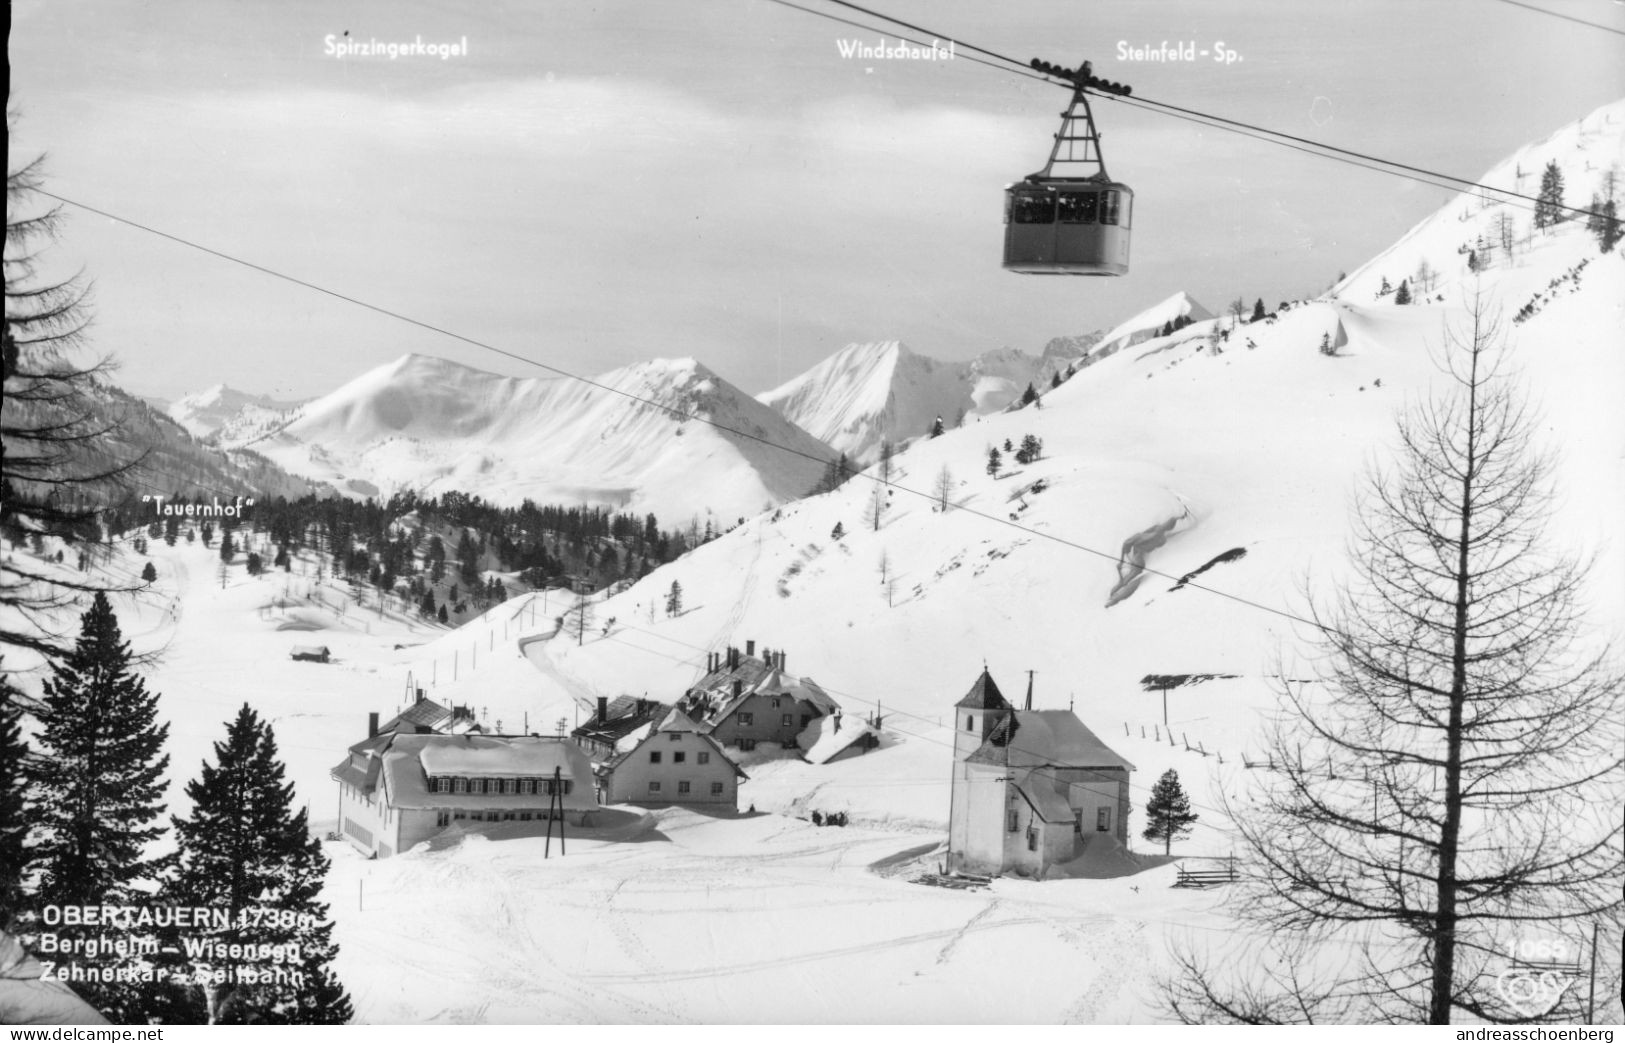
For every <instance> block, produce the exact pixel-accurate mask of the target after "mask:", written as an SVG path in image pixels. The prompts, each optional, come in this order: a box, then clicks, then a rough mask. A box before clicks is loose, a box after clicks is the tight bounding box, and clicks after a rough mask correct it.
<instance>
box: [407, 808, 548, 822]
mask: <svg viewBox="0 0 1625 1043" xmlns="http://www.w3.org/2000/svg"><path fill="white" fill-rule="evenodd" d="M547 817H548V815H547V812H545V811H463V810H461V809H457V810H452V811H439V812H436V813H435V817H434V824H435V825H437V826H449V825H451V824H452V823H453V822H461V821H463V820H465V819H467V820H468V821H470V822H516V821H517V822H529V821H531V820H532V819H534V820H536V821H538V822H544V821H546V820H547Z"/></svg>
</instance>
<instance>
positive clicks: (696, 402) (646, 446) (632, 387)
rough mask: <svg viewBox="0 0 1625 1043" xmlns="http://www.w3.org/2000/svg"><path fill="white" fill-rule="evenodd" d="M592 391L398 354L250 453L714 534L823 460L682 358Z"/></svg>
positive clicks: (807, 443) (370, 481)
mask: <svg viewBox="0 0 1625 1043" xmlns="http://www.w3.org/2000/svg"><path fill="white" fill-rule="evenodd" d="M595 382H596V384H598V385H599V386H597V387H594V386H592V385H590V384H587V383H584V382H582V381H576V380H566V379H552V378H533V379H516V378H512V377H501V376H496V375H494V374H490V373H485V372H482V371H480V370H476V369H471V368H469V367H467V366H461V365H458V364H456V363H453V362H448V361H446V360H445V359H438V358H430V357H428V356H423V355H407V356H405V357H403V358H401V359H398V360H397V361H395V362H393V363H390V364H388V365H385V366H380V367H379V368H377V369H374V370H372V371H370V372H368V373H365V374H363V375H361V376H360V377H357V378H356V379H355V380H352V381H351V382H350V383H348V384H346V385H344V386H343V387H341V388H339V389H338V390H336V391H334V392H332V393H331V394H328V395H325V396H323V397H322V398H319V399H316V400H315V401H313V402H310V403H308V404H307V405H306V406H305V407H303V408H302V409H301V410H300V411H299V412H298V414H297V415H296V416H295V417H294V419H293V420H292V421H291V422H290V423H289V424H288V425H287V426H286V427H284V428H283V429H282V430H280V431H278V432H277V433H276V434H275V435H273V436H271V437H268V438H265V439H263V440H260V441H258V442H255V443H253V448H255V449H256V450H258V451H260V452H262V453H264V454H265V455H266V456H268V457H270V458H272V459H274V460H276V461H278V462H280V463H282V464H283V466H285V467H287V468H288V469H289V470H291V471H294V472H295V473H303V474H309V475H312V476H319V477H321V478H323V479H325V480H327V481H330V482H332V483H333V484H334V485H336V486H339V487H340V488H344V489H346V490H347V491H349V492H352V493H358V494H362V495H370V494H374V493H382V494H384V495H387V494H388V493H389V492H391V491H393V490H396V489H402V488H413V489H417V490H419V491H421V492H425V493H429V494H433V493H437V492H443V491H446V490H452V489H455V490H459V491H462V492H466V493H471V494H475V495H478V496H481V497H484V498H485V499H487V500H490V501H493V502H496V503H502V504H517V503H518V502H520V501H521V500H523V499H525V498H530V499H532V500H535V501H537V502H539V503H561V502H562V503H581V502H585V503H593V504H602V505H604V506H607V507H611V508H613V509H616V510H624V511H631V512H635V513H640V514H641V513H644V512H653V513H654V514H656V515H657V516H658V517H659V518H660V519H661V520H662V521H666V520H668V519H670V520H671V522H672V523H673V524H678V523H682V522H686V521H688V520H689V518H690V517H691V516H698V517H701V518H704V517H705V516H706V515H708V514H714V515H716V517H717V519H718V520H719V522H721V523H722V524H724V525H731V524H733V523H734V522H735V521H736V520H737V519H738V518H740V517H744V516H747V515H750V514H754V513H756V512H757V511H760V510H762V509H763V508H764V507H766V506H771V505H773V504H778V503H782V502H784V501H786V500H789V499H793V498H795V497H797V496H800V495H802V494H803V493H805V492H806V491H807V490H808V489H809V488H811V487H812V486H813V484H814V483H815V482H816V481H817V480H818V477H819V475H820V474H821V473H822V471H823V469H824V467H825V465H826V464H825V462H826V461H827V460H828V459H830V458H831V457H832V456H833V455H834V454H833V453H832V452H831V451H830V450H829V448H828V447H827V446H825V445H824V444H823V443H821V442H819V441H818V440H817V439H815V438H813V437H811V436H809V435H808V434H807V433H806V432H804V431H801V430H800V429H798V428H796V427H795V426H794V425H793V424H790V423H789V422H787V421H786V420H784V418H783V417H781V416H779V415H778V414H776V413H774V412H773V411H772V410H770V409H767V408H766V407H764V406H762V405H761V404H759V403H757V402H756V401H755V400H753V399H751V398H750V397H749V396H748V395H745V394H744V393H743V392H741V391H739V390H738V389H736V388H734V387H733V386H732V385H731V384H729V383H728V382H727V381H725V380H723V379H721V378H720V377H717V376H716V375H715V374H713V373H711V372H710V371H709V370H707V369H706V368H705V367H704V366H702V365H700V364H699V363H697V362H695V361H694V360H692V359H677V360H664V359H660V360H655V361H652V362H647V363H643V364H640V365H636V366H629V367H626V368H624V369H619V370H615V371H614V372H611V373H606V374H604V375H602V376H600V377H598V378H596V381H595ZM687 415H693V416H697V417H700V418H703V419H705V420H707V421H710V423H702V422H698V421H696V420H687V419H683V417H684V416H687ZM713 425H720V426H713ZM767 442H771V443H774V444H776V445H780V446H786V447H788V448H789V449H790V450H792V452H783V451H781V450H778V449H770V448H768V446H767V445H766V443H767Z"/></svg>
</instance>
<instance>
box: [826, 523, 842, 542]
mask: <svg viewBox="0 0 1625 1043" xmlns="http://www.w3.org/2000/svg"><path fill="white" fill-rule="evenodd" d="M845 535H846V528H845V527H844V526H842V525H841V523H840V522H836V523H835V528H833V529H831V530H830V531H829V538H830V539H832V540H839V539H840V538H841V537H842V536H845Z"/></svg>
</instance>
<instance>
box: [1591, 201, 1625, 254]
mask: <svg viewBox="0 0 1625 1043" xmlns="http://www.w3.org/2000/svg"><path fill="white" fill-rule="evenodd" d="M1622 234H1625V233H1621V232H1620V228H1619V216H1618V214H1617V212H1616V211H1615V208H1614V201H1613V200H1612V199H1610V200H1608V201H1607V202H1606V203H1604V204H1603V205H1602V223H1601V227H1600V228H1599V230H1598V231H1597V243H1598V245H1599V246H1601V247H1602V252H1603V253H1611V252H1613V249H1614V246H1615V245H1616V244H1617V243H1618V242H1619V240H1620V238H1621V235H1622Z"/></svg>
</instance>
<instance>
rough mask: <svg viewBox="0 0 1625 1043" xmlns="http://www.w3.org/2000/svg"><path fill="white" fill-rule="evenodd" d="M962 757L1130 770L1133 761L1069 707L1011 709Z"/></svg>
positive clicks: (987, 761)
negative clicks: (978, 743) (1129, 760)
mask: <svg viewBox="0 0 1625 1043" xmlns="http://www.w3.org/2000/svg"><path fill="white" fill-rule="evenodd" d="M984 676H985V675H984ZM966 761H967V763H976V764H1009V765H1011V766H1012V767H1023V768H1034V767H1040V766H1043V767H1051V768H1103V769H1104V768H1117V769H1122V770H1125V771H1133V770H1134V765H1132V764H1130V763H1129V762H1128V761H1127V760H1125V759H1124V758H1123V756H1122V755H1121V754H1119V753H1117V752H1116V751H1115V750H1113V749H1112V748H1111V747H1110V746H1107V745H1106V744H1105V743H1104V742H1101V741H1100V738H1099V736H1097V735H1095V733H1094V732H1092V731H1090V730H1089V729H1088V727H1087V726H1085V725H1084V723H1083V722H1082V721H1080V720H1078V718H1077V715H1076V714H1074V713H1073V712H1072V711H1071V710H1011V711H1010V712H1009V713H1007V714H1005V715H1004V717H1002V718H1001V719H1000V720H999V723H998V724H997V725H996V726H995V727H994V728H993V730H992V731H990V732H989V733H988V736H987V740H986V741H985V742H983V743H982V745H981V747H980V748H979V749H978V750H977V751H976V752H975V753H973V754H971V755H970V756H969V757H967V758H966Z"/></svg>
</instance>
